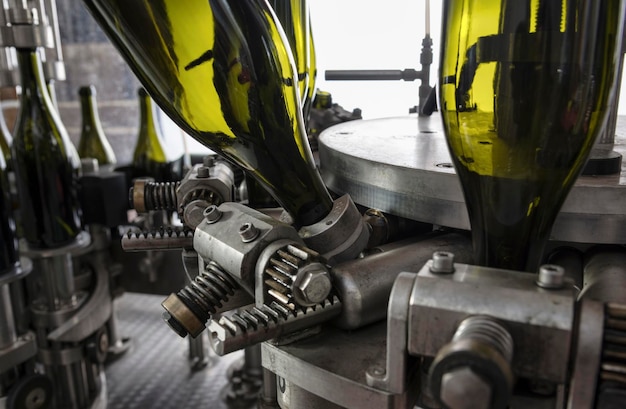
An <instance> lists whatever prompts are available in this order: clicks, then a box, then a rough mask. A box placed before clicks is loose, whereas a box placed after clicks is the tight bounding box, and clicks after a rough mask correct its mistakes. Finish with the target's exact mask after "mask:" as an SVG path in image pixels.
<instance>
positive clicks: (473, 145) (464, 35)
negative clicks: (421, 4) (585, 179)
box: [440, 0, 624, 271]
mask: <svg viewBox="0 0 626 409" xmlns="http://www.w3.org/2000/svg"><path fill="white" fill-rule="evenodd" d="M623 16H624V10H623V6H622V4H621V3H620V1H619V0H563V1H553V0H527V1H523V0H520V1H505V0H449V1H446V2H445V8H444V26H443V29H442V32H443V33H444V35H443V40H442V53H441V65H440V66H441V68H440V87H441V88H440V89H441V90H442V92H441V107H442V115H443V120H444V125H445V131H446V135H447V140H448V144H449V148H450V151H451V154H452V158H453V161H454V164H455V167H456V170H457V173H458V175H459V178H460V180H461V184H462V186H463V189H464V194H465V199H466V203H467V207H468V213H469V216H470V222H471V227H472V233H473V238H474V247H475V251H476V257H477V262H478V263H479V264H482V265H487V266H494V267H503V268H511V269H519V270H526V271H535V269H536V268H537V266H538V263H539V262H540V258H541V255H542V252H543V248H544V246H545V243H546V241H547V239H548V236H549V234H550V230H551V228H552V224H553V222H554V219H555V217H556V215H557V213H558V211H559V209H560V207H561V205H562V203H563V201H564V200H565V198H566V196H567V193H568V192H569V190H570V188H571V186H572V184H573V183H574V181H575V180H576V177H577V176H578V174H579V172H580V171H581V168H582V166H583V165H584V163H585V160H586V158H587V155H588V153H589V151H590V149H591V147H592V145H593V141H594V139H595V137H596V135H597V134H598V133H599V131H600V130H601V129H602V127H603V126H604V124H605V121H606V117H607V113H608V111H609V106H608V104H609V103H610V101H612V100H613V94H614V92H615V91H616V90H615V87H614V83H615V73H616V69H617V65H616V63H617V57H618V54H617V53H618V50H619V46H620V43H621V38H622V34H621V30H622V28H621V25H622V22H623V21H624V18H623Z"/></svg>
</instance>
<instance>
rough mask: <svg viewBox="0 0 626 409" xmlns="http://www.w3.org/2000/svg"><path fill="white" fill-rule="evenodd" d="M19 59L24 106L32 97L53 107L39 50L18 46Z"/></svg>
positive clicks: (21, 100) (22, 102)
mask: <svg viewBox="0 0 626 409" xmlns="http://www.w3.org/2000/svg"><path fill="white" fill-rule="evenodd" d="M17 61H18V65H19V70H20V78H21V84H22V96H21V97H20V102H21V104H22V106H24V105H25V104H30V100H31V99H32V98H37V99H39V100H41V101H42V102H43V104H45V105H46V106H48V107H50V108H53V107H54V104H53V103H52V99H51V98H50V94H49V93H48V88H47V85H46V80H45V78H44V74H43V66H42V64H41V59H40V58H39V54H38V53H37V50H35V49H32V48H18V49H17Z"/></svg>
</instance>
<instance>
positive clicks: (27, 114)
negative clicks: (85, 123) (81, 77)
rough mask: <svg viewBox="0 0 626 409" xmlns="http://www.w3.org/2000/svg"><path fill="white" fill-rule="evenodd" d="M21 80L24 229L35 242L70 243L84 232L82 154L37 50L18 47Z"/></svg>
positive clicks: (19, 161)
mask: <svg viewBox="0 0 626 409" xmlns="http://www.w3.org/2000/svg"><path fill="white" fill-rule="evenodd" d="M17 57H18V64H19V69H20V76H21V82H22V95H21V97H20V112H19V114H18V117H17V123H16V125H15V135H14V138H13V144H12V145H11V156H12V160H13V171H14V172H15V180H16V186H17V192H18V199H19V204H20V213H21V214H22V215H23V217H21V218H20V224H21V231H22V234H23V235H24V238H25V239H26V241H27V242H28V244H29V245H30V246H31V247H33V248H53V247H58V246H62V245H65V244H68V243H70V242H71V241H72V240H73V239H74V238H75V237H76V236H77V235H78V233H79V232H80V229H81V221H80V205H79V201H78V192H77V181H78V172H79V166H80V160H79V158H78V154H77V152H76V149H75V148H74V145H72V142H71V141H70V139H69V136H68V134H67V131H66V130H65V127H64V126H63V124H62V122H61V119H60V117H59V115H58V113H57V111H56V109H55V108H54V106H53V105H52V101H51V100H50V96H49V95H48V90H47V88H46V83H45V80H44V76H43V69H42V65H41V60H40V59H39V55H38V53H37V52H36V51H35V50H34V49H28V48H20V49H18V50H17Z"/></svg>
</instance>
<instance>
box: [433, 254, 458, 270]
mask: <svg viewBox="0 0 626 409" xmlns="http://www.w3.org/2000/svg"><path fill="white" fill-rule="evenodd" d="M430 272H431V273H433V274H451V273H454V253H451V252H449V251H435V252H434V253H433V258H432V263H431V266H430Z"/></svg>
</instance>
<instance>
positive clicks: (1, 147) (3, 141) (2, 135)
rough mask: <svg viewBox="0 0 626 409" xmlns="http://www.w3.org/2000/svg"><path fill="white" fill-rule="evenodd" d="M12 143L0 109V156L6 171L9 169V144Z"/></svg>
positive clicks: (11, 137)
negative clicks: (6, 168) (2, 158)
mask: <svg viewBox="0 0 626 409" xmlns="http://www.w3.org/2000/svg"><path fill="white" fill-rule="evenodd" d="M12 142H13V136H11V132H10V131H9V127H8V126H7V121H6V119H5V117H4V112H3V110H2V108H1V107H0V154H2V156H3V157H4V162H5V164H6V166H7V167H8V169H10V167H11V143H12Z"/></svg>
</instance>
